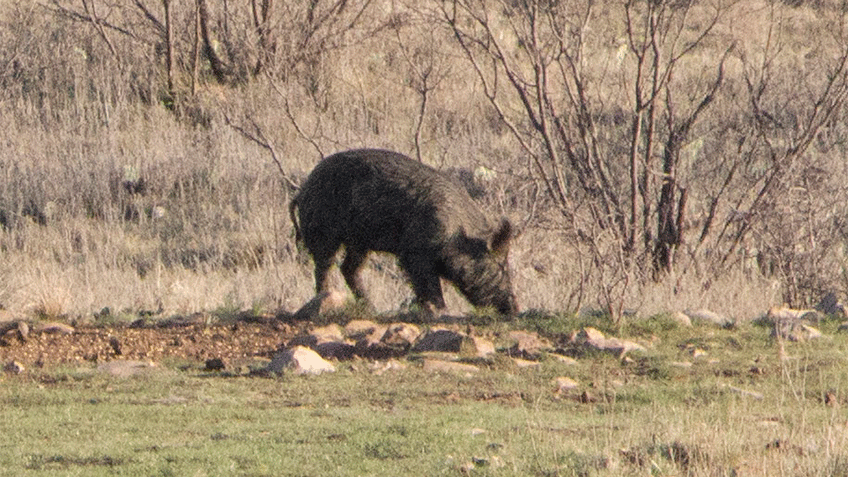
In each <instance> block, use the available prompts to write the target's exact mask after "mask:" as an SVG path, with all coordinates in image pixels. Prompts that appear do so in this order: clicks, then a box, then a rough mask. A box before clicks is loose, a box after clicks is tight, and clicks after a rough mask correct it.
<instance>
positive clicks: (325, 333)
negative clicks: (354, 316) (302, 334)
mask: <svg viewBox="0 0 848 477" xmlns="http://www.w3.org/2000/svg"><path fill="white" fill-rule="evenodd" d="M309 334H310V335H311V336H313V337H315V343H316V344H321V343H328V342H333V341H336V342H342V341H344V339H345V333H344V330H342V327H341V326H339V325H337V324H335V323H332V324H329V325H327V326H322V327H319V328H315V329H314V330H312V331H311V332H310V333H309Z"/></svg>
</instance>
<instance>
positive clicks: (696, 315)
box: [683, 309, 733, 327]
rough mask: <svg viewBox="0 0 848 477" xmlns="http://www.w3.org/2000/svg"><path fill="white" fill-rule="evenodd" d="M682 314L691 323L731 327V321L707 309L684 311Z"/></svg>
mask: <svg viewBox="0 0 848 477" xmlns="http://www.w3.org/2000/svg"><path fill="white" fill-rule="evenodd" d="M683 313H684V314H685V315H686V316H688V317H689V320H690V321H691V322H692V323H694V322H696V321H699V322H701V323H707V324H711V325H716V326H721V327H724V326H731V325H733V321H732V320H731V319H730V318H728V317H726V316H724V315H720V314H718V313H716V312H714V311H711V310H707V309H700V310H685V311H684V312H683Z"/></svg>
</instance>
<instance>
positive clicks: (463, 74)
mask: <svg viewBox="0 0 848 477" xmlns="http://www.w3.org/2000/svg"><path fill="white" fill-rule="evenodd" d="M846 34H848V30H846V25H845V24H844V13H843V11H842V9H841V4H839V3H837V2H829V1H824V2H809V3H808V2H792V3H791V4H790V3H789V2H783V3H781V2H772V3H770V2H738V3H733V2H729V3H728V2H721V1H719V0H709V1H705V2H679V1H676V2H643V1H628V2H625V3H624V4H621V3H617V2H606V1H604V2H535V1H533V2H511V1H493V2H477V1H474V0H432V1H427V2H414V3H410V4H409V5H404V4H399V3H397V2H385V1H381V0H352V1H351V0H348V1H345V0H316V1H312V2H280V1H276V2H275V1H273V0H252V1H251V2H218V1H215V0H196V1H191V0H167V1H162V2H159V1H155V0H124V1H120V2H103V1H100V0H51V1H45V2H41V3H37V4H34V3H32V2H26V1H22V0H21V1H18V0H14V1H10V2H4V3H3V4H2V6H0V127H2V130H3V132H4V134H3V144H2V148H0V173H2V180H0V224H2V231H0V304H2V305H3V306H4V307H5V308H6V309H7V311H8V312H9V313H12V314H34V315H45V316H54V315H58V316H61V315H71V316H77V315H90V314H91V313H92V312H94V311H96V310H99V309H100V308H102V307H104V306H108V307H110V308H112V309H113V310H122V311H125V312H126V313H128V314H137V313H139V312H143V311H152V312H154V313H161V314H164V315H168V314H174V313H190V312H194V311H198V310H214V309H230V308H232V309H234V310H239V309H244V308H263V309H270V310H274V309H277V308H285V309H288V310H292V309H296V308H298V307H299V305H300V304H301V303H303V302H304V301H306V299H308V298H309V296H310V295H311V288H312V287H311V280H310V278H309V268H308V266H306V265H305V264H304V263H303V261H302V259H301V258H299V256H298V254H297V252H296V249H295V248H294V244H293V241H292V237H291V229H290V226H289V224H288V221H287V219H286V213H285V203H286V202H287V199H288V197H289V196H290V194H291V192H292V187H291V186H292V185H295V184H297V183H299V182H300V180H301V179H302V178H303V177H304V175H305V174H304V173H305V171H308V170H310V169H311V168H312V166H313V165H314V164H315V163H316V162H317V161H318V160H319V159H320V158H321V157H322V156H325V155H329V154H330V153H332V152H335V151H337V150H342V149H349V148H354V147H366V146H367V147H386V148H389V149H394V150H399V151H401V152H404V153H408V154H410V155H412V156H414V157H417V158H420V159H421V160H423V161H425V162H427V163H429V164H430V165H432V166H434V167H436V168H438V169H441V170H445V171H448V170H450V169H464V170H465V171H466V172H468V171H471V174H472V181H473V185H474V186H475V187H477V188H478V189H477V190H478V191H481V192H480V193H478V194H476V195H477V196H479V199H480V200H481V201H482V202H483V203H484V205H485V207H486V208H487V209H488V210H490V211H491V212H492V213H496V214H504V215H507V216H510V217H511V218H512V219H513V222H514V223H516V224H520V225H519V227H520V228H521V230H522V232H523V233H522V235H521V236H520V238H519V239H518V240H517V241H516V243H515V244H514V247H513V250H512V252H511V256H512V262H513V267H514V268H515V270H516V277H515V279H514V283H515V287H516V293H517V295H518V296H519V301H520V302H521V303H522V304H523V306H525V307H529V308H553V309H558V310H569V311H570V310H576V309H580V308H583V307H584V306H591V307H600V308H601V309H603V310H605V311H606V312H608V313H610V314H611V315H612V316H614V317H616V318H620V317H621V316H623V313H624V310H625V308H633V309H636V310H637V311H638V312H640V313H654V312H658V311H662V310H670V309H676V308H683V307H700V306H705V305H706V306H710V307H713V308H719V309H720V311H722V312H724V313H728V314H732V315H735V316H739V317H745V316H750V313H752V312H751V310H762V309H766V308H767V307H768V305H772V304H775V303H773V302H780V301H785V302H787V303H790V304H792V305H793V306H798V307H801V306H805V305H809V304H811V303H814V302H816V301H817V300H818V299H819V298H820V297H821V296H822V295H824V294H825V293H826V292H828V291H833V292H836V293H837V295H841V296H844V295H845V293H846V291H848V279H846V273H845V270H844V248H845V245H846V244H845V242H846V234H848V231H847V230H846V227H845V220H844V219H843V218H842V217H841V216H842V213H843V212H842V207H841V204H843V203H845V201H846V186H845V183H846V180H845V178H846V177H848V171H846V169H845V161H844V160H842V158H843V157H844V156H845V147H846V145H845V142H844V140H843V138H844V137H845V136H846V134H845V130H844V125H843V123H844V121H842V119H843V117H844V114H845V97H846V93H848V69H846V67H848V47H846V45H848V41H845V40H846V38H845V36H846ZM810 38H815V41H814V42H810V41H809V39H810ZM466 177H467V176H466ZM372 262H373V263H374V265H376V266H375V267H372V268H373V270H372V271H371V272H370V275H367V276H366V277H365V279H366V281H367V280H376V281H379V282H380V284H381V285H382V286H381V287H379V288H380V289H381V290H382V291H381V293H383V295H378V294H376V293H375V294H374V295H375V296H373V297H372V298H373V299H374V302H375V304H376V305H377V306H378V308H386V307H387V306H395V304H396V303H397V302H398V298H397V297H398V295H401V296H410V295H411V293H410V290H409V289H408V288H407V287H406V285H404V281H403V280H400V279H399V277H397V274H398V271H397V268H396V267H395V266H394V264H393V263H391V261H390V260H386V259H383V258H376V259H373V260H372ZM335 279H336V280H338V278H337V277H336V278H335ZM374 288H375V287H373V286H369V289H372V290H373V289H374ZM754 300H756V301H757V302H756V303H754V304H752V303H751V302H752V301H754ZM448 301H449V305H452V306H453V305H454V304H453V303H451V298H450V297H448ZM453 301H454V302H457V303H460V302H459V301H458V300H457V299H456V298H455V297H454V299H453ZM764 302H765V303H764ZM459 306H462V305H461V303H460V305H459Z"/></svg>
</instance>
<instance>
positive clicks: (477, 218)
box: [289, 149, 517, 315]
mask: <svg viewBox="0 0 848 477" xmlns="http://www.w3.org/2000/svg"><path fill="white" fill-rule="evenodd" d="M289 214H290V216H291V220H292V223H293V224H294V228H295V237H296V240H297V241H302V242H303V244H304V246H305V247H306V249H307V250H308V251H309V253H310V254H311V255H312V259H313V261H314V262H315V290H316V292H317V293H322V292H325V291H326V288H327V272H328V270H329V269H330V266H331V265H332V262H333V258H334V256H335V254H336V252H337V251H338V249H339V248H340V247H341V246H342V245H344V246H345V258H344V261H343V262H342V264H341V272H342V275H343V276H344V278H345V282H346V283H347V285H348V287H350V289H351V291H352V292H353V294H354V296H356V297H357V298H358V299H361V300H365V301H366V302H367V298H366V294H365V290H364V289H363V287H362V282H361V279H360V277H359V270H360V268H361V266H362V264H363V262H364V261H365V258H366V257H367V255H368V253H369V252H371V251H375V252H387V253H390V254H394V255H395V256H396V257H397V258H398V262H399V264H400V266H401V268H402V269H403V270H404V271H405V272H406V274H407V275H408V276H409V280H410V282H411V283H412V289H413V291H414V293H415V297H416V299H415V302H416V303H417V304H418V305H419V306H420V307H421V308H422V310H424V311H425V312H429V313H432V312H433V311H434V310H433V307H434V308H435V309H436V310H444V309H445V300H444V298H443V296H442V287H441V283H440V281H439V277H442V278H445V279H446V280H448V281H450V282H451V283H453V284H454V285H455V286H456V287H457V289H458V290H459V291H460V292H461V293H462V294H463V295H464V296H465V298H466V299H468V301H469V302H470V303H471V304H473V305H475V306H481V307H485V306H491V307H494V308H495V309H496V310H497V311H498V312H499V313H501V314H504V315H508V314H512V313H515V312H516V311H517V304H516V300H515V294H514V293H513V290H512V284H511V280H510V272H509V267H508V264H507V255H508V252H509V246H510V240H511V238H512V226H511V224H510V222H509V221H508V220H507V219H502V220H501V221H500V224H498V225H497V226H493V225H492V223H491V222H490V221H489V220H488V219H487V218H486V216H485V215H484V214H483V212H482V211H481V210H480V207H479V206H478V205H477V204H476V203H475V202H474V200H472V199H471V197H470V196H469V195H468V193H467V192H466V191H465V189H463V188H462V187H461V186H459V185H458V184H456V183H454V182H453V181H452V180H451V179H449V178H448V177H447V176H445V175H443V174H441V173H439V172H438V171H436V170H435V169H433V168H431V167H429V166H427V165H424V164H422V163H420V162H417V161H414V160H412V159H410V158H409V157H407V156H404V155H403V154H400V153H397V152H391V151H385V150H379V149H360V150H352V151H345V152H340V153H337V154H334V155H332V156H329V157H327V158H325V159H324V160H322V161H321V162H320V163H319V164H318V165H317V166H316V167H315V169H314V170H313V171H312V172H311V173H310V174H309V177H307V179H306V181H305V182H304V183H303V185H302V186H301V188H300V191H299V192H298V193H297V195H296V196H295V197H294V198H293V199H292V201H291V203H290V205H289Z"/></svg>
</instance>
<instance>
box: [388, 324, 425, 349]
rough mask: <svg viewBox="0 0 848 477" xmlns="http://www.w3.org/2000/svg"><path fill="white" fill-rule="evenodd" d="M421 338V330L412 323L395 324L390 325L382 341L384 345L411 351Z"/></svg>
mask: <svg viewBox="0 0 848 477" xmlns="http://www.w3.org/2000/svg"><path fill="white" fill-rule="evenodd" d="M419 336H421V329H419V328H418V327H417V326H415V325H413V324H411V323H394V324H391V325H389V328H388V329H387V330H386V333H385V334H384V335H383V337H382V338H381V339H380V341H382V342H383V343H385V344H387V345H389V346H394V347H401V348H405V349H407V350H408V349H410V348H411V347H412V344H413V343H415V341H416V340H417V339H418V337H419Z"/></svg>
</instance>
